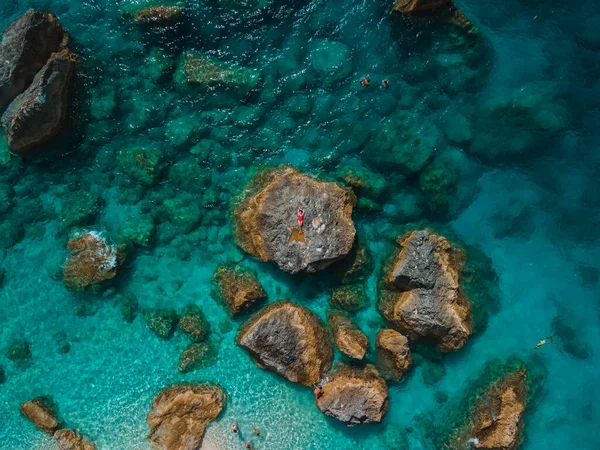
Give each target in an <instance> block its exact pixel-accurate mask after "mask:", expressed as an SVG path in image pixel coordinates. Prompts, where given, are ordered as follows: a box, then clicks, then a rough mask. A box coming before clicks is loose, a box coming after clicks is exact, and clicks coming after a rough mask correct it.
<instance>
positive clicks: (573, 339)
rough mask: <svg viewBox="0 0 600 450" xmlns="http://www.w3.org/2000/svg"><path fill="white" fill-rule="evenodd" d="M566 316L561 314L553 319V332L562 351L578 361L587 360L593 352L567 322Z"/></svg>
mask: <svg viewBox="0 0 600 450" xmlns="http://www.w3.org/2000/svg"><path fill="white" fill-rule="evenodd" d="M565 315H566V314H564V313H563V314H561V315H559V316H556V317H555V318H554V319H552V332H553V333H554V338H555V339H557V341H558V343H559V345H560V346H561V347H562V349H563V350H564V351H565V352H567V353H568V354H569V355H571V356H572V357H573V358H576V359H587V358H588V357H589V356H590V355H591V354H592V350H591V348H590V345H589V344H588V343H587V342H586V341H585V340H584V338H582V337H581V336H580V334H579V333H577V331H576V330H575V329H574V328H572V327H571V326H569V325H568V324H567V323H566V322H565Z"/></svg>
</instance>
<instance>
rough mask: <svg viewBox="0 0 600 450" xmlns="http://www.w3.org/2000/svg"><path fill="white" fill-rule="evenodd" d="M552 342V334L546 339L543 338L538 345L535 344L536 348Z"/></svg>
mask: <svg viewBox="0 0 600 450" xmlns="http://www.w3.org/2000/svg"><path fill="white" fill-rule="evenodd" d="M551 343H552V336H548V337H547V338H546V339H542V340H541V341H540V342H538V343H537V345H536V346H535V350H537V349H538V348H540V347H541V346H542V345H546V344H551Z"/></svg>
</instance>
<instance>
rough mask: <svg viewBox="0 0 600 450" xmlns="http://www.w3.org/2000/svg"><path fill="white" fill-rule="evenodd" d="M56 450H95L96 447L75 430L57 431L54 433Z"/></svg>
mask: <svg viewBox="0 0 600 450" xmlns="http://www.w3.org/2000/svg"><path fill="white" fill-rule="evenodd" d="M54 439H55V440H56V444H57V445H58V450H96V446H95V445H94V444H93V443H92V441H90V440H89V439H88V438H87V437H85V436H83V435H81V434H80V433H79V432H78V431H77V430H69V429H66V430H58V431H57V432H56V433H54Z"/></svg>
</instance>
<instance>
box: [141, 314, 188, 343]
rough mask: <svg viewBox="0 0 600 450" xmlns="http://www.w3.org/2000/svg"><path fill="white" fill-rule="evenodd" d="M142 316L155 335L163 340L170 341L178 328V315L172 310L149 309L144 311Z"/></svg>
mask: <svg viewBox="0 0 600 450" xmlns="http://www.w3.org/2000/svg"><path fill="white" fill-rule="evenodd" d="M142 316H143V317H144V320H145V321H146V324H147V325H148V328H150V331H152V332H153V333H154V334H156V335H157V336H158V337H159V338H161V339H170V338H171V336H173V333H174V332H175V327H176V326H177V321H178V320H179V319H178V317H177V313H176V312H175V310H174V309H170V308H148V309H145V310H143V311H142Z"/></svg>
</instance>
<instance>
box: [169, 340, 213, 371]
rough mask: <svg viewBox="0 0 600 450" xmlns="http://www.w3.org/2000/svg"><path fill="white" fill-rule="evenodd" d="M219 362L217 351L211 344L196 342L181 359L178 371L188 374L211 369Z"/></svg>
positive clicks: (186, 350) (182, 354) (185, 351)
mask: <svg viewBox="0 0 600 450" xmlns="http://www.w3.org/2000/svg"><path fill="white" fill-rule="evenodd" d="M216 362H217V350H216V349H215V347H214V345H213V343H211V342H194V343H192V344H190V345H189V346H188V347H187V348H186V349H185V350H184V351H183V353H181V356H180V357H179V363H178V364H177V370H179V371H180V372H181V373H188V372H192V371H194V370H198V369H202V368H205V367H210V366H213V365H214V364H216Z"/></svg>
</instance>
